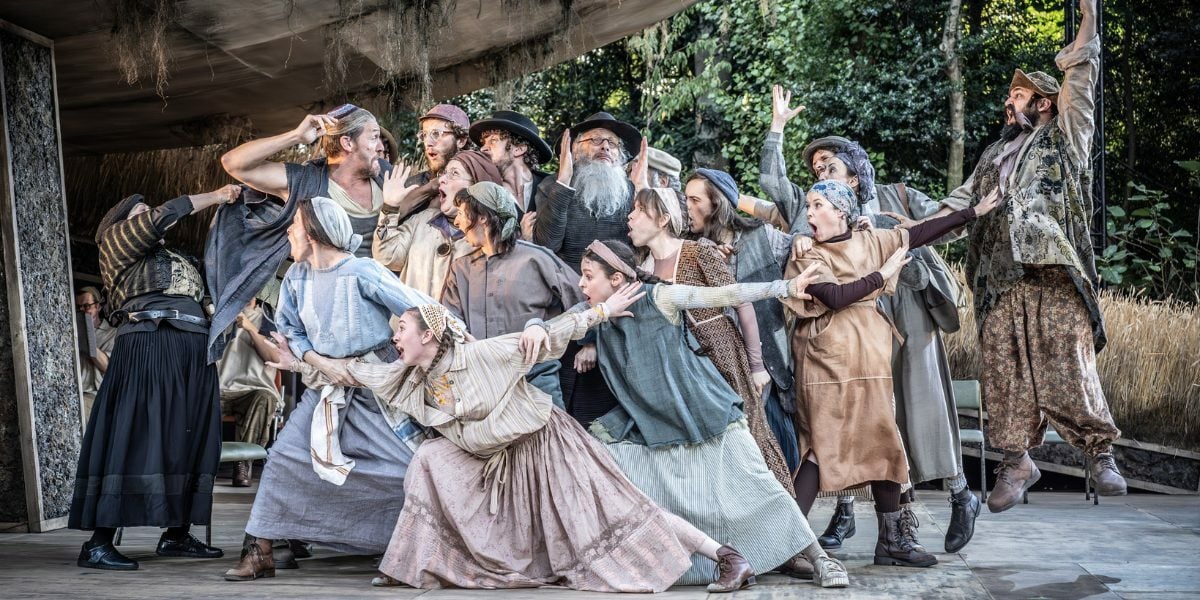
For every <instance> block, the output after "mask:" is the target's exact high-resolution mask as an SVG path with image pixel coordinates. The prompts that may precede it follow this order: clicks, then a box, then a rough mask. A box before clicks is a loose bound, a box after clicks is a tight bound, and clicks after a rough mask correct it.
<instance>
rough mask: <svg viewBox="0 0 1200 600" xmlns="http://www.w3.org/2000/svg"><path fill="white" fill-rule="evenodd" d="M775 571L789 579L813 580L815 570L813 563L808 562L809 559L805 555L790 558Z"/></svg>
mask: <svg viewBox="0 0 1200 600" xmlns="http://www.w3.org/2000/svg"><path fill="white" fill-rule="evenodd" d="M775 570H776V571H778V572H779V573H780V574H781V575H787V576H788V577H795V578H796V579H808V580H811V579H812V578H813V572H814V570H815V569H813V565H812V563H810V562H808V559H807V558H805V557H804V555H803V554H797V555H795V556H793V557H791V558H789V559H788V561H787V562H785V563H783V564H782V565H779V567H777V568H776V569H775Z"/></svg>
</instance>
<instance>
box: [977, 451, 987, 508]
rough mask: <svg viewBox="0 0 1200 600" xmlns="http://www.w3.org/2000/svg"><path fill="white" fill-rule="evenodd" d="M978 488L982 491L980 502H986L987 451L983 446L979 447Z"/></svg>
mask: <svg viewBox="0 0 1200 600" xmlns="http://www.w3.org/2000/svg"><path fill="white" fill-rule="evenodd" d="M979 487H980V489H982V490H983V497H982V498H981V500H983V501H984V502H987V492H988V490H987V450H985V449H984V448H983V444H980V445H979Z"/></svg>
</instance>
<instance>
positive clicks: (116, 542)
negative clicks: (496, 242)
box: [113, 527, 125, 546]
mask: <svg viewBox="0 0 1200 600" xmlns="http://www.w3.org/2000/svg"><path fill="white" fill-rule="evenodd" d="M124 533H125V528H124V527H118V528H117V537H116V538H115V539H113V545H114V546H120V545H121V535H122V534H124Z"/></svg>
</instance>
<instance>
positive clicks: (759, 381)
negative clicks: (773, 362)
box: [750, 371, 771, 396]
mask: <svg viewBox="0 0 1200 600" xmlns="http://www.w3.org/2000/svg"><path fill="white" fill-rule="evenodd" d="M750 383H752V384H754V393H755V394H758V395H759V396H762V393H763V389H764V388H766V387H767V384H768V383H771V374H770V373H768V372H766V371H758V372H757V373H751V374H750Z"/></svg>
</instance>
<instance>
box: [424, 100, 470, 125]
mask: <svg viewBox="0 0 1200 600" xmlns="http://www.w3.org/2000/svg"><path fill="white" fill-rule="evenodd" d="M425 119H441V120H443V121H449V122H451V123H454V124H455V125H458V126H459V127H460V128H462V130H463V131H467V130H469V129H470V128H471V119H470V118H468V117H467V113H466V111H464V110H463V109H461V108H459V107H457V106H455V105H453V104H438V105H437V106H434V107H433V108H431V109H429V112H427V113H425V114H424V115H421V118H419V119H417V122H418V123H420V122H421V121H424V120H425Z"/></svg>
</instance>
